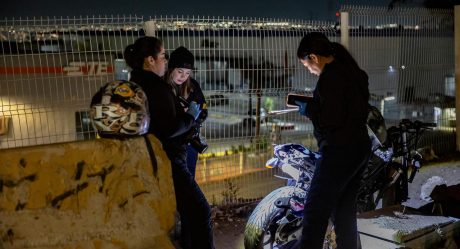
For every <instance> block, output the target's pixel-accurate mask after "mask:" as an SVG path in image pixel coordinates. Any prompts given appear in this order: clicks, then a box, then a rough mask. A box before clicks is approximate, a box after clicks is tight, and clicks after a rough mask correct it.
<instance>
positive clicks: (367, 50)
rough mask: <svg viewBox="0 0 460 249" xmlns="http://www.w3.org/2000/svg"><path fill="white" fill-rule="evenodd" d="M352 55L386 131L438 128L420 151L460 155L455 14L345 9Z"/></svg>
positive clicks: (415, 10) (436, 11)
mask: <svg viewBox="0 0 460 249" xmlns="http://www.w3.org/2000/svg"><path fill="white" fill-rule="evenodd" d="M341 11H342V12H348V13H349V17H350V19H349V29H350V51H351V52H352V54H353V55H354V57H355V58H356V60H357V61H358V63H359V64H360V65H361V66H362V68H363V69H364V70H365V71H366V72H367V73H368V75H369V83H370V85H369V88H370V91H371V93H372V100H371V101H372V102H373V104H374V105H375V106H377V107H379V108H380V109H381V110H382V113H383V115H384V117H385V120H386V122H387V126H389V125H394V124H396V123H397V122H399V120H401V119H403V118H407V119H413V120H420V121H423V122H431V123H437V125H438V127H437V128H436V130H435V131H434V132H432V133H430V135H426V136H425V137H424V138H422V141H421V146H422V147H429V148H432V149H433V150H434V151H435V152H436V153H439V154H442V153H446V152H452V151H454V150H455V130H454V127H455V119H456V118H455V109H454V108H455V80H454V64H455V57H454V56H455V55H454V53H453V51H454V33H453V30H454V29H453V27H454V24H453V11H452V10H432V9H431V10H430V9H425V8H395V9H391V10H389V9H387V8H385V7H381V8H379V7H372V8H369V7H359V6H343V7H342V9H341Z"/></svg>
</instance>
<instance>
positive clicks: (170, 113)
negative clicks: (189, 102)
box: [150, 87, 194, 138]
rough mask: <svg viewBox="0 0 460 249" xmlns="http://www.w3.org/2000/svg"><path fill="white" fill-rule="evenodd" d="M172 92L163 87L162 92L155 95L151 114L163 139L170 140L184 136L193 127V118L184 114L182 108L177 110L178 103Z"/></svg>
mask: <svg viewBox="0 0 460 249" xmlns="http://www.w3.org/2000/svg"><path fill="white" fill-rule="evenodd" d="M175 98H176V97H175V96H174V94H173V92H172V91H171V90H170V89H168V88H167V87H164V88H163V90H162V91H161V92H160V93H158V94H156V96H155V98H154V99H153V101H154V103H152V104H151V105H150V106H152V109H153V110H151V112H153V115H151V116H152V117H155V120H151V122H155V123H156V124H157V125H156V126H157V129H158V131H159V132H160V133H161V134H162V135H163V137H164V138H171V137H175V136H179V135H181V134H184V133H185V132H187V131H188V130H190V128H191V127H192V125H193V122H194V120H193V117H192V116H191V115H189V114H187V113H185V112H184V111H181V110H183V109H182V107H179V108H177V106H176V105H177V104H178V101H176V99H175Z"/></svg>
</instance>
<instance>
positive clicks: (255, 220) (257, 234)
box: [244, 186, 294, 249]
mask: <svg viewBox="0 0 460 249" xmlns="http://www.w3.org/2000/svg"><path fill="white" fill-rule="evenodd" d="M293 193H294V187H293V186H285V187H281V188H278V189H275V190H274V191H272V192H271V193H270V194H268V195H267V196H265V197H264V198H263V199H262V200H261V201H260V203H259V204H258V205H257V206H256V208H255V209H254V211H253V212H252V214H251V216H249V219H248V222H247V223H246V228H245V229H244V248H245V249H263V248H270V244H265V245H264V242H265V243H267V241H263V240H264V237H265V230H266V229H267V228H268V225H269V224H270V222H271V221H272V220H273V218H274V217H275V216H276V214H277V213H278V212H279V211H280V209H279V208H278V207H276V206H275V201H276V200H277V199H278V198H281V197H288V196H292V194H293Z"/></svg>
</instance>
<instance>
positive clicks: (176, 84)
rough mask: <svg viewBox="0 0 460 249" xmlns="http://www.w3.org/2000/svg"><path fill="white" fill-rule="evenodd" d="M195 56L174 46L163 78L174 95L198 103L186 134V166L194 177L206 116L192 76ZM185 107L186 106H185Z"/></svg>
mask: <svg viewBox="0 0 460 249" xmlns="http://www.w3.org/2000/svg"><path fill="white" fill-rule="evenodd" d="M194 64H195V57H194V56H193V54H192V53H191V52H190V51H189V50H188V49H187V48H185V47H183V46H180V47H178V48H176V49H175V50H174V51H173V52H172V53H171V56H170V58H169V62H168V70H167V71H166V74H165V77H164V78H165V80H166V82H167V83H168V84H170V85H171V87H172V89H173V92H174V94H175V95H176V96H178V97H181V98H182V99H184V100H186V102H192V101H195V102H196V103H198V104H199V105H200V109H201V113H200V116H199V117H198V119H197V120H196V121H195V123H194V125H193V126H194V127H193V128H192V130H191V131H190V133H189V134H188V137H189V140H192V141H188V142H189V145H188V146H187V167H188V169H189V171H190V174H191V175H192V176H193V177H195V172H196V162H197V160H198V152H200V153H203V152H204V151H203V150H206V148H207V144H206V143H205V141H204V138H203V137H202V136H199V134H200V128H201V124H202V123H203V122H204V121H205V120H206V118H207V116H208V109H207V104H206V100H205V98H204V94H203V91H202V90H201V87H200V84H199V83H198V82H197V81H196V80H195V79H194V78H192V76H191V75H192V73H193V67H194ZM185 108H187V107H186V106H185Z"/></svg>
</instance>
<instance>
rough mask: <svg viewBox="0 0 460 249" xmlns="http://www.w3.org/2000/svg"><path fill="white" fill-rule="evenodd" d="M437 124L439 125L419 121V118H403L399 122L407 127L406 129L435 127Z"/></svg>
mask: <svg viewBox="0 0 460 249" xmlns="http://www.w3.org/2000/svg"><path fill="white" fill-rule="evenodd" d="M436 126H437V124H436V123H424V122H421V121H418V120H416V121H411V120H409V119H403V120H402V121H401V122H400V123H399V127H400V128H402V127H406V129H416V130H419V129H431V128H434V127H436Z"/></svg>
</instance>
